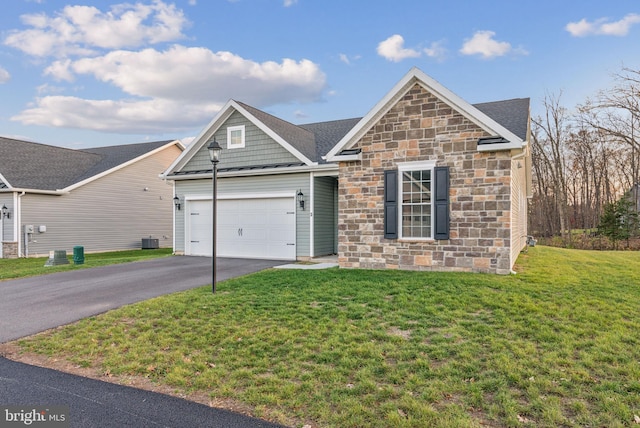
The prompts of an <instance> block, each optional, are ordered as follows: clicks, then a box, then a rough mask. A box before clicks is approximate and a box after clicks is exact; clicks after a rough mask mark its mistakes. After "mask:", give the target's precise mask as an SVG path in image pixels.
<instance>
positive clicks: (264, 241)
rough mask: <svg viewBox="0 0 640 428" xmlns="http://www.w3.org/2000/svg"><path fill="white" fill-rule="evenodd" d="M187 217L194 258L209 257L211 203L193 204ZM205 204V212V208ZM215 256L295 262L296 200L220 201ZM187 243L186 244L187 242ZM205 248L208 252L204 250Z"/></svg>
mask: <svg viewBox="0 0 640 428" xmlns="http://www.w3.org/2000/svg"><path fill="white" fill-rule="evenodd" d="M194 202H198V203H195V204H193V205H194V210H195V209H196V208H197V209H198V212H197V215H195V216H190V217H189V219H190V221H191V224H190V226H189V228H190V232H191V236H192V237H197V238H198V239H193V240H199V241H201V242H193V243H191V246H190V248H191V251H190V252H189V254H193V255H196V254H198V255H205V254H203V252H204V251H206V255H209V256H210V255H211V238H208V239H207V238H206V237H205V236H203V235H206V236H209V237H210V236H211V223H212V218H211V200H209V201H194ZM205 205H207V206H208V207H209V208H208V211H207V209H206V207H205ZM217 210H218V217H217V240H218V243H217V254H218V256H220V257H244V258H266V259H284V260H294V259H295V258H296V249H295V240H296V232H295V230H296V228H295V199H294V198H292V197H291V198H250V199H220V200H218V202H217ZM188 244H189V243H188ZM205 246H208V249H205V248H204V247H205Z"/></svg>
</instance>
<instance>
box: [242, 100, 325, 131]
mask: <svg viewBox="0 0 640 428" xmlns="http://www.w3.org/2000/svg"><path fill="white" fill-rule="evenodd" d="M233 101H234V102H236V103H238V104H240V105H241V106H242V107H243V108H245V109H247V110H257V111H259V112H260V113H262V114H264V115H267V116H269V117H271V118H273V119H275V120H277V121H278V122H282V123H285V124H287V125H290V126H295V127H296V128H299V129H300V130H302V131H305V132H309V133H311V134H313V133H312V132H311V131H308V130H306V129H304V128H302V127H301V126H300V125H296V124H295V123H292V122H289V121H288V120H286V119H282V118H281V117H278V116H274V115H273V114H271V113H267V112H266V111H264V110H261V109H259V108H257V107H253V106H250V105H249V104H246V103H243V102H242V101H238V100H233Z"/></svg>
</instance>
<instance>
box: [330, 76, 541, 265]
mask: <svg viewBox="0 0 640 428" xmlns="http://www.w3.org/2000/svg"><path fill="white" fill-rule="evenodd" d="M528 141H529V100H528V99H514V100H507V101H500V102H494V103H485V104H476V105H470V104H469V103H467V102H466V101H464V100H463V99H461V98H460V97H458V96H456V95H455V94H454V93H452V92H451V91H449V90H448V89H446V88H444V87H443V86H442V85H440V84H439V83H438V82H436V81H435V80H433V79H431V78H430V77H429V76H427V75H425V74H424V73H423V72H421V71H420V70H418V69H413V70H411V71H410V72H409V73H408V74H407V75H406V76H405V77H404V78H403V79H402V80H401V81H400V82H399V83H398V84H397V85H396V86H395V87H394V88H393V89H392V90H391V91H390V92H389V93H388V94H387V96H386V97H385V98H384V99H382V100H381V101H380V102H379V103H378V104H377V105H376V106H375V107H374V108H373V110H371V112H369V114H368V115H367V116H366V117H364V118H363V119H362V120H361V121H360V122H359V123H358V124H357V125H356V126H355V127H354V128H353V129H352V130H351V131H350V133H349V134H348V135H346V136H345V137H344V138H343V139H342V140H341V141H340V142H339V143H338V144H337V145H336V146H335V147H334V148H333V149H332V150H331V151H330V152H329V153H328V155H327V160H328V161H330V162H339V165H340V167H339V171H340V175H339V183H340V192H339V201H340V202H339V228H340V232H339V237H340V238H339V245H338V251H339V261H340V265H341V266H343V267H359V268H393V269H415V270H447V271H474V272H491V273H499V274H506V273H509V272H510V271H511V268H512V266H513V264H514V262H515V260H516V258H517V256H518V254H519V252H520V251H521V250H522V249H523V248H524V246H525V244H526V237H527V200H528V198H529V197H530V195H531V158H530V153H529V145H528Z"/></svg>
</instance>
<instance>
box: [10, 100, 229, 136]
mask: <svg viewBox="0 0 640 428" xmlns="http://www.w3.org/2000/svg"><path fill="white" fill-rule="evenodd" d="M36 102H37V106H36V107H34V108H30V109H27V110H25V111H23V112H21V113H20V114H18V115H16V116H14V117H12V118H11V119H12V120H14V121H19V122H21V123H23V124H25V125H44V126H53V127H60V128H77V129H91V130H95V131H103V132H113V133H135V134H144V133H153V134H157V133H160V132H177V131H182V130H186V129H190V128H193V127H198V126H201V125H202V123H203V122H206V121H207V120H208V119H210V118H211V117H212V116H213V115H214V114H215V113H216V112H217V111H218V110H219V109H220V107H221V104H215V103H209V104H205V103H200V104H185V103H183V102H177V101H175V100H163V99H152V100H146V101H133V100H119V101H113V100H85V99H82V98H77V97H68V96H49V97H43V98H38V99H37V100H36Z"/></svg>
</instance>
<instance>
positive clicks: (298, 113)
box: [293, 110, 309, 119]
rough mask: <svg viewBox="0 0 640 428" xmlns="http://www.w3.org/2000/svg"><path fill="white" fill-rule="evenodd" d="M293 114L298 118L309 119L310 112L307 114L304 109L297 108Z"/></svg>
mask: <svg viewBox="0 0 640 428" xmlns="http://www.w3.org/2000/svg"><path fill="white" fill-rule="evenodd" d="M293 115H294V116H295V117H296V118H297V119H307V118H308V117H309V115H308V114H306V113H305V112H304V111H302V110H296V111H294V112H293Z"/></svg>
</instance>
